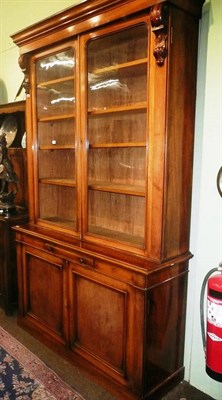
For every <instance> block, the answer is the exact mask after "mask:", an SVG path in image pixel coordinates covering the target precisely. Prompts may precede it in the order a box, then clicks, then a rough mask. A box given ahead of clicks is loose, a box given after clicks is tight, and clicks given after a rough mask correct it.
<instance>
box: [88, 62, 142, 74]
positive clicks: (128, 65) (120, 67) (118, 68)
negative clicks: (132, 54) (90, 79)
mask: <svg viewBox="0 0 222 400" xmlns="http://www.w3.org/2000/svg"><path fill="white" fill-rule="evenodd" d="M147 63H148V59H147V58H142V59H139V60H134V61H129V62H125V63H122V64H115V65H110V66H108V67H104V68H97V69H95V70H93V71H92V72H91V74H92V75H103V74H107V73H110V72H118V73H121V72H123V73H124V74H125V73H126V70H130V71H131V70H132V68H133V69H134V71H135V72H137V71H138V73H139V72H140V71H141V67H142V68H144V67H146V66H147ZM130 73H131V72H130Z"/></svg>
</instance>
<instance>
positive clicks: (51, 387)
mask: <svg viewBox="0 0 222 400" xmlns="http://www.w3.org/2000/svg"><path fill="white" fill-rule="evenodd" d="M0 344H1V346H0V399H4V400H20V399H21V400H30V399H34V400H57V399H59V400H84V399H83V397H82V396H80V395H79V394H78V393H76V392H75V391H74V390H72V389H71V387H69V386H68V385H67V384H65V383H64V382H63V381H62V380H61V379H60V378H59V377H58V376H57V375H56V374H55V373H54V372H53V371H52V370H51V369H49V368H48V367H47V366H46V365H45V364H44V363H43V362H42V361H40V360H39V359H38V358H37V357H36V356H35V355H34V354H33V353H31V352H30V351H29V350H28V349H27V348H26V347H24V346H23V345H22V344H21V343H19V342H18V341H17V340H16V339H15V338H14V337H12V336H11V335H10V334H9V333H8V332H6V331H5V330H4V329H2V328H1V327H0Z"/></svg>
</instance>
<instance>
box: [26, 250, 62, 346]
mask: <svg viewBox="0 0 222 400" xmlns="http://www.w3.org/2000/svg"><path fill="white" fill-rule="evenodd" d="M22 251H23V259H24V265H23V271H20V267H19V271H18V274H19V279H21V277H22V281H23V292H22V293H21V292H20V300H21V299H22V303H23V313H24V314H26V319H27V321H28V322H29V323H31V324H32V325H33V326H35V327H36V328H37V329H38V330H40V331H41V332H42V333H46V334H47V335H49V336H51V337H52V338H53V339H55V340H56V341H58V342H60V343H65V340H67V337H66V336H67V335H66V332H67V327H66V324H67V307H66V306H67V273H66V271H65V270H66V263H65V261H64V260H63V259H60V258H59V257H56V256H54V255H51V254H47V253H45V252H43V251H41V250H38V249H32V248H31V247H29V246H23V250H22Z"/></svg>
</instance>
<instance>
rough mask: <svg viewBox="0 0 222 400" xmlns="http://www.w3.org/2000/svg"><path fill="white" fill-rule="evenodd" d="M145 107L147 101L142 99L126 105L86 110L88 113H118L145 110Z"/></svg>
mask: <svg viewBox="0 0 222 400" xmlns="http://www.w3.org/2000/svg"><path fill="white" fill-rule="evenodd" d="M146 109H147V102H145V101H143V102H140V103H135V104H130V105H127V106H119V107H108V108H106V107H104V108H97V109H93V110H88V114H89V115H100V114H110V113H120V112H127V111H137V110H146Z"/></svg>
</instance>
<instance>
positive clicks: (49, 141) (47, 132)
mask: <svg viewBox="0 0 222 400" xmlns="http://www.w3.org/2000/svg"><path fill="white" fill-rule="evenodd" d="M75 128H76V126H75V120H74V119H73V118H70V119H62V120H58V121H57V120H54V121H53V120H51V121H46V122H39V123H38V138H39V148H40V149H41V148H42V147H44V146H54V147H55V146H70V147H74V145H75Z"/></svg>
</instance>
